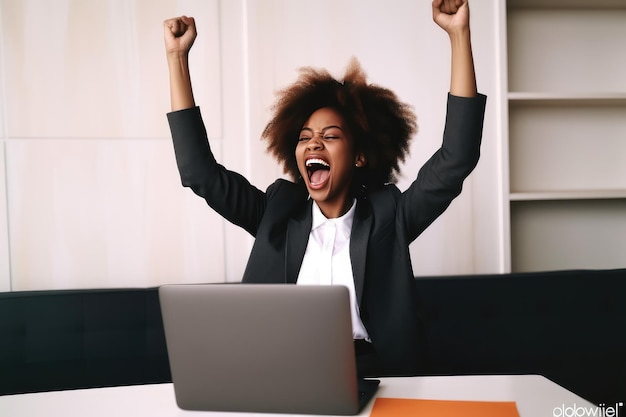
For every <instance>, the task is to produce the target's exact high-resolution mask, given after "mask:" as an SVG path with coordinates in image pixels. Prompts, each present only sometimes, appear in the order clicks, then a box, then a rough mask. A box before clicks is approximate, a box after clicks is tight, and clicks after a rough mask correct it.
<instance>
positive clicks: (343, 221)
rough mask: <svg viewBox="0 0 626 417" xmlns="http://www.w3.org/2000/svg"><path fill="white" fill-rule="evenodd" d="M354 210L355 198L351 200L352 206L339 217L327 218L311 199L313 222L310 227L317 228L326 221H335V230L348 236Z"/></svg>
mask: <svg viewBox="0 0 626 417" xmlns="http://www.w3.org/2000/svg"><path fill="white" fill-rule="evenodd" d="M355 212H356V198H355V199H353V200H352V206H350V210H348V211H347V212H346V214H344V215H343V216H341V217H337V218H335V219H329V218H327V217H326V216H324V213H322V210H321V209H320V207H319V206H318V205H317V202H315V201H313V223H312V227H311V231H313V230H315V229H317V228H318V227H320V226H321V225H323V224H324V223H326V222H327V221H330V222H333V223H335V226H336V227H337V230H340V231H341V233H342V234H343V235H344V236H345V237H348V236H350V231H351V230H352V222H353V220H354V213H355Z"/></svg>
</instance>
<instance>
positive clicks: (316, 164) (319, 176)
mask: <svg viewBox="0 0 626 417" xmlns="http://www.w3.org/2000/svg"><path fill="white" fill-rule="evenodd" d="M305 166H306V172H307V175H308V176H309V183H310V184H311V186H313V187H315V186H319V185H322V184H324V182H326V180H327V179H328V176H329V175H330V164H329V163H328V162H326V161H324V160H323V159H319V158H311V159H307V160H306V162H305Z"/></svg>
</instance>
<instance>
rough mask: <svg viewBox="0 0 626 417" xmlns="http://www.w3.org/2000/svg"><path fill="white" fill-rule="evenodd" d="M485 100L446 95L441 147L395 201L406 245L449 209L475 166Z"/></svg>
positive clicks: (480, 97) (480, 96)
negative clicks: (396, 201)
mask: <svg viewBox="0 0 626 417" xmlns="http://www.w3.org/2000/svg"><path fill="white" fill-rule="evenodd" d="M486 101H487V97H486V96H484V95H482V94H478V95H477V96H476V97H471V98H468V97H457V96H453V95H451V94H448V103H447V113H446V123H445V128H444V133H443V142H442V145H441V147H440V148H439V149H438V150H437V151H436V152H435V153H434V154H433V155H432V156H431V158H430V159H429V160H428V161H427V162H426V163H425V164H424V165H423V166H422V168H421V169H420V171H419V173H418V175H417V178H416V180H415V181H414V182H413V183H412V184H411V186H410V187H409V188H408V189H407V190H406V191H405V192H404V193H402V195H401V197H400V199H399V201H398V204H399V206H398V211H397V216H398V219H397V220H398V221H399V222H400V223H401V224H402V226H403V227H402V228H403V229H404V232H405V233H406V234H407V235H406V239H407V241H408V242H412V241H413V240H415V239H416V238H417V237H418V236H419V235H420V234H421V233H422V232H423V231H424V230H425V229H426V228H427V227H428V226H429V225H430V224H431V223H432V222H433V221H434V220H435V219H436V218H437V217H439V216H440V215H441V214H442V213H443V212H444V211H445V210H446V209H447V208H448V206H449V205H450V203H451V202H452V200H454V198H456V197H457V196H458V195H459V194H460V193H461V190H462V188H463V181H464V180H465V178H467V176H468V175H469V174H470V173H471V172H472V171H473V170H474V168H475V167H476V164H477V163H478V159H479V157H480V144H481V138H482V130H483V120H484V115H485V105H486Z"/></svg>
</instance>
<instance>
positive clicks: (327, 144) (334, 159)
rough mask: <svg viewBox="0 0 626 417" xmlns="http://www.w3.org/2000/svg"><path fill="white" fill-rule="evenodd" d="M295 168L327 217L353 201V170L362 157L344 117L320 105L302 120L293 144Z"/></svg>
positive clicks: (337, 213)
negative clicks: (296, 165) (305, 119)
mask: <svg viewBox="0 0 626 417" xmlns="http://www.w3.org/2000/svg"><path fill="white" fill-rule="evenodd" d="M296 160H297V162H298V170H299V171H300V175H302V178H303V179H304V181H305V183H306V186H307V189H308V191H309V194H310V195H311V198H312V199H313V200H315V201H316V202H317V204H318V205H319V206H320V209H321V210H322V212H323V213H324V215H326V217H329V218H332V217H339V216H341V215H342V214H344V213H345V212H346V211H347V210H348V209H349V208H350V206H351V204H352V195H351V192H350V190H351V185H352V178H353V176H354V170H355V169H356V168H357V167H360V166H363V164H364V163H365V158H364V156H363V155H362V154H360V153H357V152H356V151H355V147H354V142H353V140H352V136H351V135H350V132H349V131H348V127H347V125H346V123H345V120H344V119H343V117H342V116H341V115H340V114H339V113H338V112H337V111H335V110H333V109H331V108H327V107H325V108H321V109H319V110H317V111H316V112H314V113H313V114H312V115H311V116H310V117H309V119H308V120H307V121H306V122H305V123H304V126H303V127H302V130H301V131H300V138H299V140H298V145H297V147H296Z"/></svg>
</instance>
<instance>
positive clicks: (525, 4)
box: [507, 0, 626, 10]
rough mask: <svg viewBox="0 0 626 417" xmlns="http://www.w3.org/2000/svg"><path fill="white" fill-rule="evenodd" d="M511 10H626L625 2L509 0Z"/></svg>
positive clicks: (605, 0)
mask: <svg viewBox="0 0 626 417" xmlns="http://www.w3.org/2000/svg"><path fill="white" fill-rule="evenodd" d="M507 7H508V8H509V9H596V10H597V9H618V10H620V9H622V10H623V9H626V3H625V2H624V0H508V1H507Z"/></svg>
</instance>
